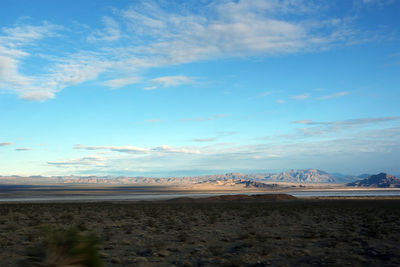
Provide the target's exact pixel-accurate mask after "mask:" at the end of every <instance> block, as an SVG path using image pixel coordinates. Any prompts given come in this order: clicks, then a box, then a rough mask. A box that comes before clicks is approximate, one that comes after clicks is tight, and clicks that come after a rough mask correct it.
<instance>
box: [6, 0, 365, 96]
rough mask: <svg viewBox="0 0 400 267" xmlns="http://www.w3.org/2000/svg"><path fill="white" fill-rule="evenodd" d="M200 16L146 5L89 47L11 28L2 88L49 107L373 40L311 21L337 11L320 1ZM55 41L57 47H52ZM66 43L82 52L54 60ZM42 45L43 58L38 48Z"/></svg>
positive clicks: (112, 20) (111, 19)
mask: <svg viewBox="0 0 400 267" xmlns="http://www.w3.org/2000/svg"><path fill="white" fill-rule="evenodd" d="M199 9H200V10H196V11H193V10H190V9H187V8H185V7H181V8H180V9H178V10H177V11H172V10H173V9H168V10H167V9H164V7H163V5H161V4H158V3H157V2H148V1H146V2H138V3H136V4H133V5H132V6H130V7H129V8H128V9H121V10H114V12H113V15H112V16H107V17H103V18H102V23H103V28H102V29H92V32H91V33H90V34H89V35H86V36H87V37H86V36H82V37H83V38H81V39H79V36H78V38H77V36H74V37H72V36H69V35H68V31H71V29H67V26H63V27H61V26H57V25H53V24H50V23H47V22H45V23H42V24H41V25H36V26H35V25H17V26H15V27H9V28H5V27H3V28H2V32H1V33H0V88H1V89H2V90H3V91H8V92H13V93H15V94H17V95H18V96H19V97H21V98H24V99H28V100H33V101H44V100H47V99H51V98H54V97H55V96H56V94H57V93H58V92H60V91H61V90H63V89H64V88H67V87H69V86H74V85H77V84H80V83H83V82H86V81H90V80H96V79H99V80H100V81H99V82H100V83H102V84H104V85H105V86H107V87H110V88H111V89H115V88H119V87H122V86H126V85H128V84H132V83H136V82H137V78H132V76H131V75H127V74H132V73H133V74H134V75H133V76H134V77H136V76H138V75H137V74H138V73H141V74H144V73H146V71H147V70H148V69H150V68H157V67H163V66H171V65H178V64H184V63H190V62H196V61H199V60H207V59H218V58H229V57H246V56H254V55H275V54H287V53H296V52H299V51H301V52H312V51H319V50H323V49H330V48H331V47H336V46H337V45H354V44H356V43H359V42H360V40H361V42H362V41H364V40H366V39H368V37H365V36H364V35H363V34H362V32H361V31H359V30H357V29H354V25H355V24H354V23H353V24H352V23H351V22H349V20H346V18H336V19H330V20H323V19H320V18H321V17H322V16H314V17H315V18H316V19H314V20H313V21H312V20H310V16H309V15H310V14H312V13H317V12H328V11H327V10H328V9H329V8H326V7H324V8H321V7H320V6H319V5H318V4H315V3H314V2H312V1H311V2H304V1H267V0H259V1H222V2H219V1H213V2H211V3H209V4H207V5H202V6H201V5H199ZM293 14H295V16H289V15H293ZM60 32H63V34H60ZM76 34H77V35H79V33H76ZM85 34H87V32H85ZM47 38H54V40H51V42H47V40H46V39H47ZM68 38H71V39H72V38H73V39H74V40H73V41H72V40H69V39H68ZM66 40H67V41H71V43H73V44H74V45H73V46H70V47H69V48H68V51H65V52H62V53H59V54H57V55H55V54H54V53H53V54H51V52H50V51H55V50H57V46H58V45H59V46H61V47H62V46H63V44H64V43H65V41H66ZM78 40H86V41H88V42H89V43H90V44H91V46H90V47H91V48H85V49H84V47H88V46H87V45H86V44H85V43H80V41H78ZM38 42H40V44H41V45H40V48H41V51H40V52H41V53H37V49H38V46H36V47H35V44H37V43H38ZM93 42H95V45H93ZM34 47H35V49H36V50H35V49H33V48H34ZM47 48H51V49H47ZM38 55H40V60H41V61H42V63H43V64H41V65H42V68H41V69H40V71H38V72H35V73H33V72H31V73H26V72H24V71H23V70H22V69H21V65H23V64H24V63H25V62H27V61H28V60H29V59H30V58H32V57H38ZM127 77H129V78H127ZM192 80H193V79H192V78H189V77H186V76H182V75H177V76H162V77H158V78H154V79H152V80H150V85H149V86H147V87H146V88H145V89H148V90H149V89H155V88H157V87H158V86H162V87H168V86H176V85H181V84H185V83H188V82H192ZM327 97H328V96H327ZM332 97H335V96H330V98H332ZM328 98H329V97H328Z"/></svg>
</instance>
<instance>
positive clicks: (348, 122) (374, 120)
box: [293, 116, 400, 125]
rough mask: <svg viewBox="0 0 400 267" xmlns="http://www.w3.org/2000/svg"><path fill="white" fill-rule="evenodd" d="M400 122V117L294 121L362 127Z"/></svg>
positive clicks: (308, 123)
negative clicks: (363, 125) (362, 125)
mask: <svg viewBox="0 0 400 267" xmlns="http://www.w3.org/2000/svg"><path fill="white" fill-rule="evenodd" d="M398 120H400V116H392V117H378V118H358V119H351V120H344V121H326V122H319V121H311V120H299V121H294V122H293V123H297V124H306V125H361V124H372V123H381V122H388V121H398Z"/></svg>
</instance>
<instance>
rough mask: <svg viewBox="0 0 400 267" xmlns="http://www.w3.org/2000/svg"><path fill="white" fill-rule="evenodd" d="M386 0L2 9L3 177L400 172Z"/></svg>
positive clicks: (394, 60)
mask: <svg viewBox="0 0 400 267" xmlns="http://www.w3.org/2000/svg"><path fill="white" fill-rule="evenodd" d="M399 14H400V1H398V0H354V1H352V0H337V1H313V0H310V1H302V0H282V1H278V0H240V1H233V0H221V1H212V0H196V1H195V0H193V1H191V0H188V1H166V0H159V1H133V0H130V1H128V0H88V1H77V0H68V1H66V0H59V1H53V0H35V1H31V0H0V175H45V176H52V175H71V174H73V175H100V176H104V175H111V176H119V175H129V176H153V177H164V176H192V175H203V174H215V173H225V172H238V171H239V172H245V173H256V172H278V171H284V170H288V169H307V168H317V169H321V170H325V171H328V172H340V173H345V174H354V175H356V174H361V173H377V172H388V173H391V174H395V175H396V174H400V164H399V159H400V106H399V100H400V19H399V17H398V16H399Z"/></svg>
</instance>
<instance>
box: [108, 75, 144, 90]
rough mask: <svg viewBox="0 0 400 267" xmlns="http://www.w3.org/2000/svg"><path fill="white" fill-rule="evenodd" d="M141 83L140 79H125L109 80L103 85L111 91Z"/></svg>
mask: <svg viewBox="0 0 400 267" xmlns="http://www.w3.org/2000/svg"><path fill="white" fill-rule="evenodd" d="M140 81H141V78H140V77H125V78H119V79H114V80H109V81H106V82H104V83H103V84H104V85H105V86H107V87H110V88H111V89H117V88H121V87H124V86H127V85H131V84H135V83H138V82H140Z"/></svg>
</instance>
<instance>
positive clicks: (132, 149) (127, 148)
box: [74, 144, 150, 153]
mask: <svg viewBox="0 0 400 267" xmlns="http://www.w3.org/2000/svg"><path fill="white" fill-rule="evenodd" d="M74 148H75V149H85V150H110V151H116V152H124V153H148V152H150V149H148V148H142V147H136V146H84V145H80V144H79V145H75V146H74Z"/></svg>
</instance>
